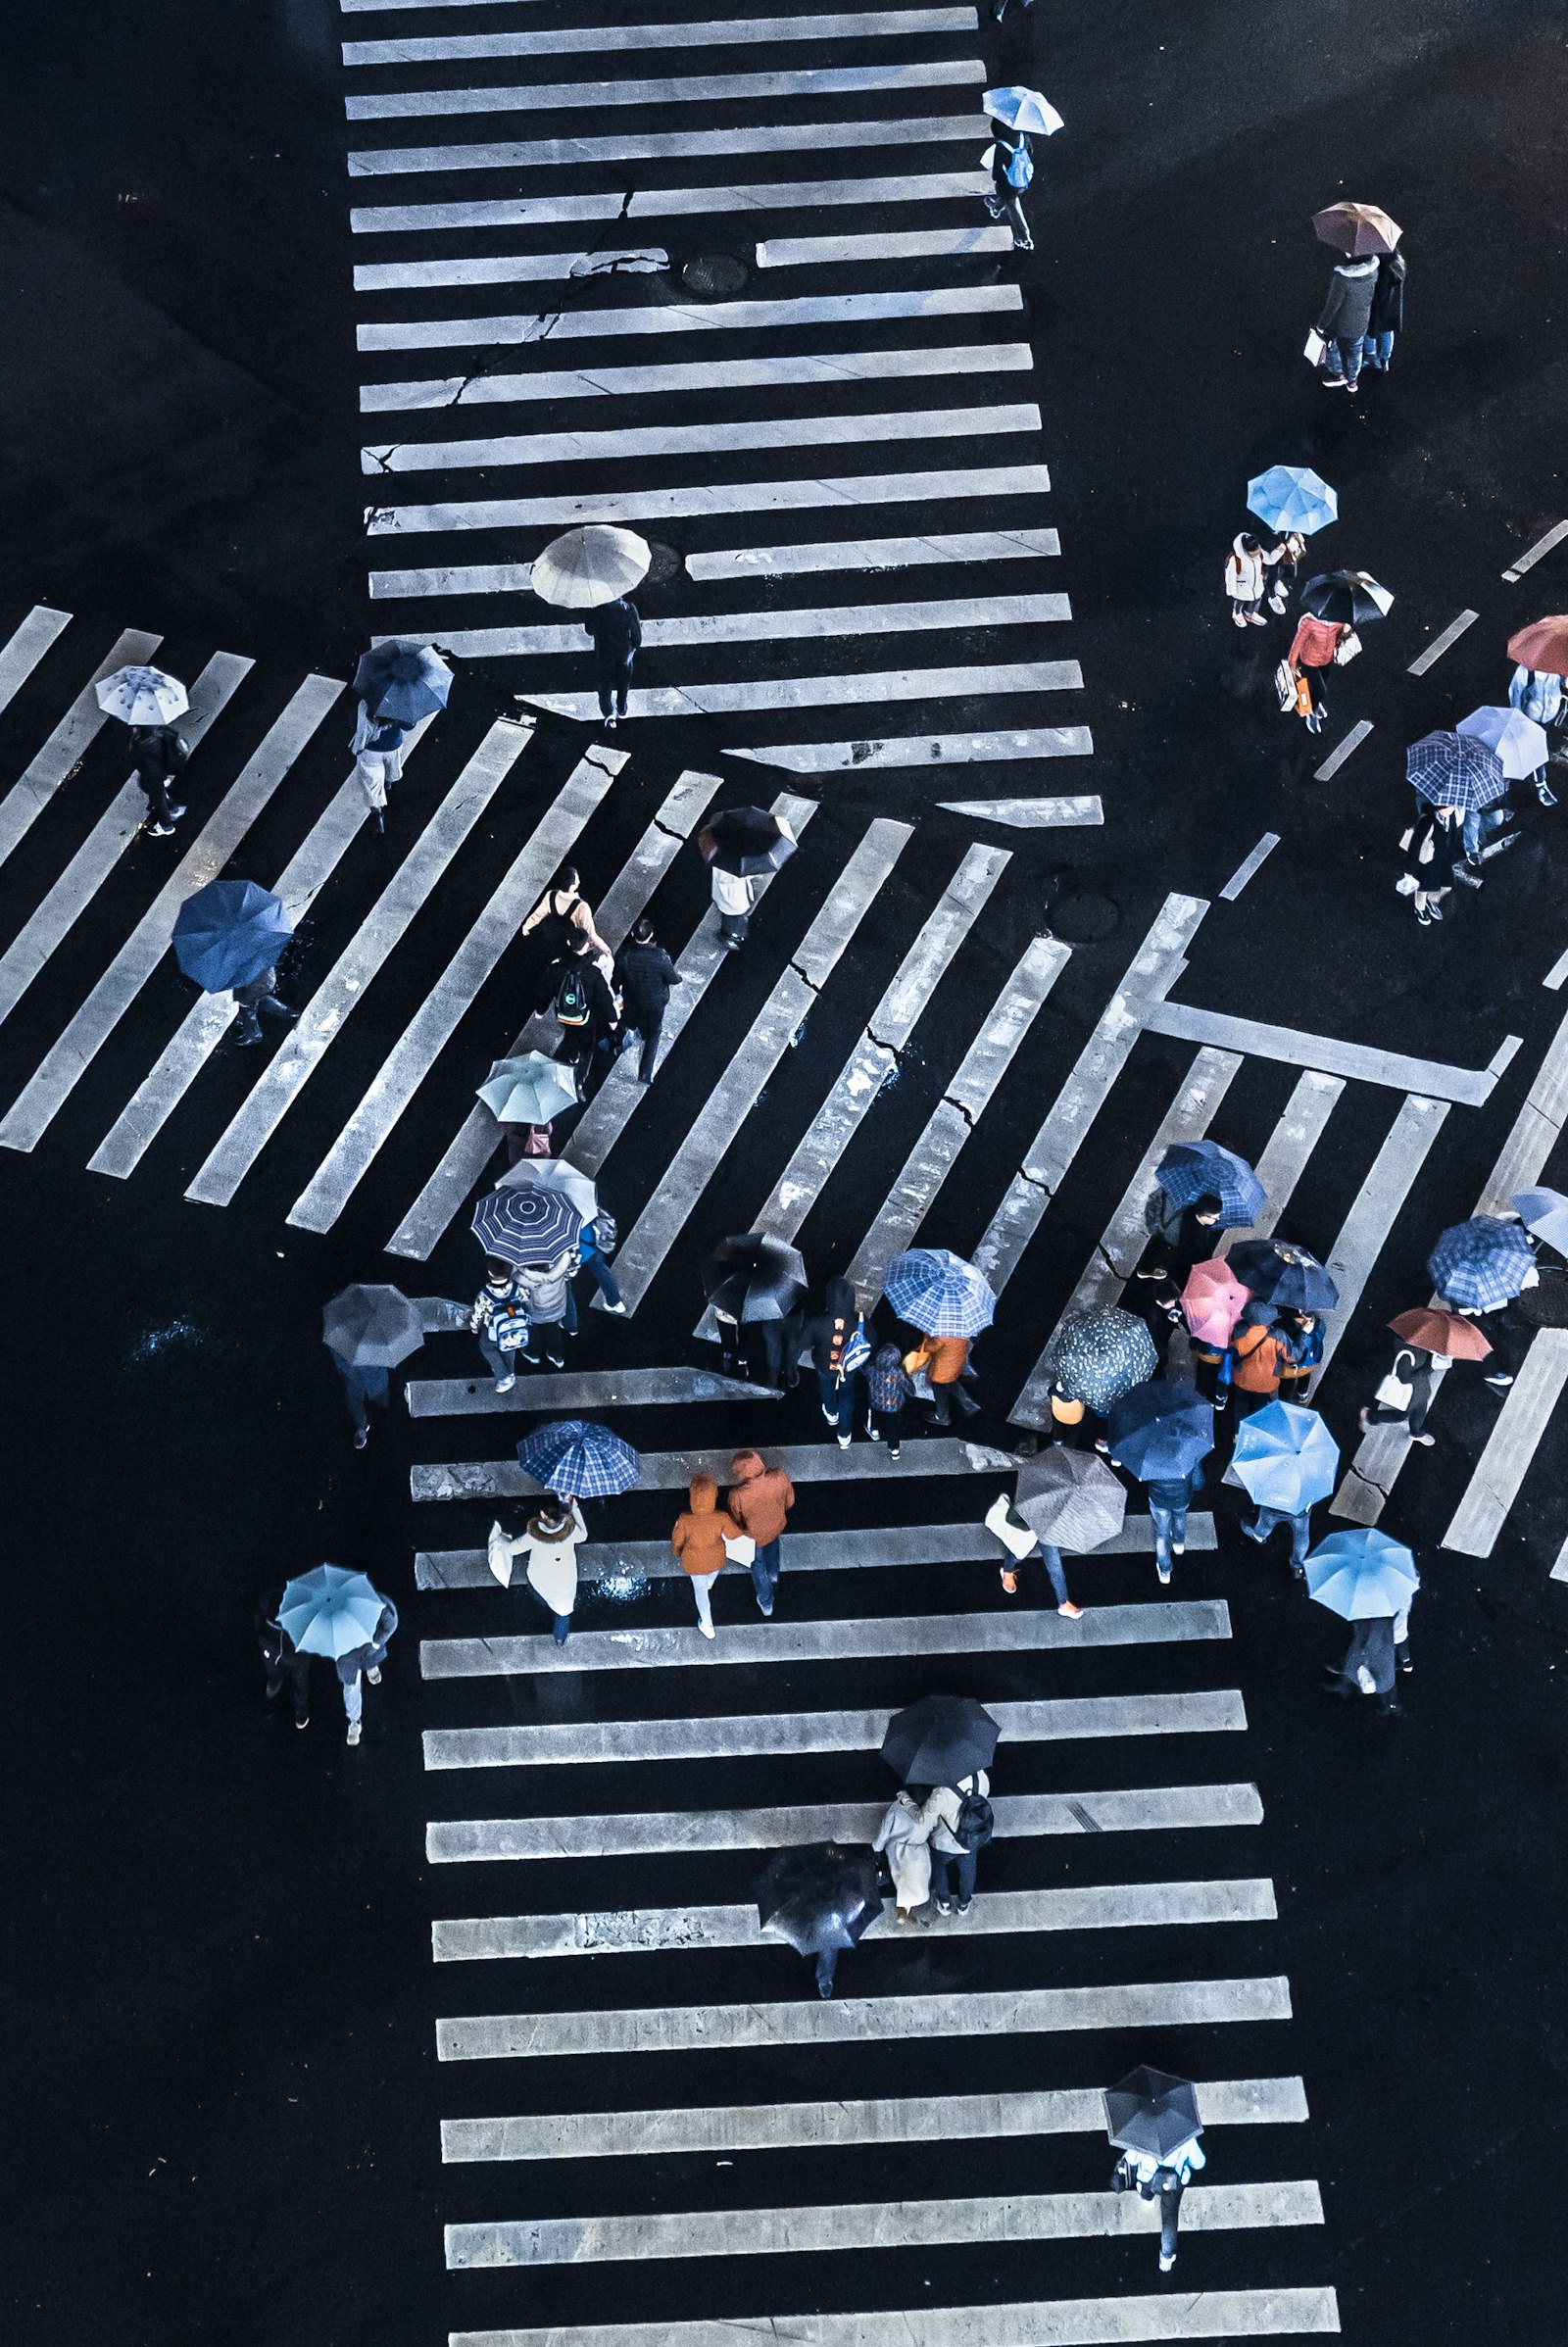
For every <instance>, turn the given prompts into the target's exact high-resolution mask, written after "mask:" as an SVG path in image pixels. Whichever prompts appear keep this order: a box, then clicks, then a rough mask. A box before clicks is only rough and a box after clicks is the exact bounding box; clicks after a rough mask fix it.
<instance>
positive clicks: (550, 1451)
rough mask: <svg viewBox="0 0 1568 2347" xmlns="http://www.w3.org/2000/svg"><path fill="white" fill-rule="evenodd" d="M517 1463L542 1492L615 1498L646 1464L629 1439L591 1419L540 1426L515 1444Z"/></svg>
mask: <svg viewBox="0 0 1568 2347" xmlns="http://www.w3.org/2000/svg"><path fill="white" fill-rule="evenodd" d="M517 1464H518V1466H519V1467H520V1468H521V1469H522V1471H523V1473H524V1474H525V1475H531V1476H532V1477H533V1480H534V1482H535V1483H536V1484H538V1485H539V1486H540V1487H541V1489H542V1490H544V1491H559V1492H560V1493H561V1494H562V1495H563V1496H564V1497H570V1498H575V1499H613V1497H614V1495H615V1493H616V1492H617V1491H630V1490H631V1489H632V1487H633V1485H634V1484H635V1483H636V1481H637V1478H638V1476H639V1475H640V1474H641V1473H642V1465H643V1463H642V1459H641V1457H640V1456H639V1454H638V1453H637V1452H636V1451H635V1450H633V1448H632V1446H631V1444H630V1443H629V1442H622V1440H621V1438H620V1436H619V1435H613V1434H612V1433H611V1431H610V1429H609V1427H608V1426H599V1425H597V1424H596V1423H595V1421H594V1420H593V1419H592V1418H563V1419H560V1420H559V1421H558V1422H557V1423H556V1424H555V1425H554V1426H536V1427H535V1428H534V1431H533V1433H532V1434H531V1435H524V1436H523V1438H522V1441H521V1442H519V1443H518V1444H517Z"/></svg>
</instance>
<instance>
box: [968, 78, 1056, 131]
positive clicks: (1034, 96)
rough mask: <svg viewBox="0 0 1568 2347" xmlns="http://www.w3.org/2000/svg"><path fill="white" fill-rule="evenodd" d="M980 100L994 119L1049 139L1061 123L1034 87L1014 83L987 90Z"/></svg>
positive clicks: (1011, 128)
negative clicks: (1001, 87)
mask: <svg viewBox="0 0 1568 2347" xmlns="http://www.w3.org/2000/svg"><path fill="white" fill-rule="evenodd" d="M980 103H981V105H982V106H983V107H984V108H985V110H986V113H987V114H988V115H989V116H990V118H991V120H992V121H993V122H1005V123H1006V125H1007V128H1008V129H1009V130H1027V131H1028V132H1029V134H1030V135H1031V137H1034V138H1050V137H1051V136H1052V134H1053V132H1054V131H1057V130H1059V129H1060V128H1061V126H1062V124H1061V117H1060V115H1059V114H1058V113H1057V112H1056V110H1055V108H1054V106H1053V105H1052V103H1051V100H1050V99H1049V98H1043V97H1042V96H1041V94H1040V92H1039V90H1037V89H1025V88H1023V87H1021V86H1020V85H1018V84H1015V83H1014V84H1009V85H1008V87H1006V88H1005V89H988V90H987V91H986V93H985V96H984V97H983V98H982V99H981V101H980Z"/></svg>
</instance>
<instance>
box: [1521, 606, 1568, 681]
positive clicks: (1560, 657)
mask: <svg viewBox="0 0 1568 2347" xmlns="http://www.w3.org/2000/svg"><path fill="white" fill-rule="evenodd" d="M1508 658H1509V659H1510V660H1518V661H1519V663H1520V664H1521V666H1522V667H1526V668H1545V669H1547V670H1549V671H1550V673H1551V674H1552V675H1553V676H1568V612H1565V611H1554V612H1553V613H1552V614H1551V616H1550V617H1549V618H1546V619H1534V620H1532V621H1531V623H1530V625H1529V626H1528V627H1522V628H1521V629H1520V630H1519V633H1518V634H1517V635H1516V636H1510V637H1509V638H1508Z"/></svg>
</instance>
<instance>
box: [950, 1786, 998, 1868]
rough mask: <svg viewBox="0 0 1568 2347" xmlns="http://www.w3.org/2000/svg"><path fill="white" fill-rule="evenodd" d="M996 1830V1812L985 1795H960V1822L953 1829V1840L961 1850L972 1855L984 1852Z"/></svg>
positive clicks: (973, 1793) (972, 1793)
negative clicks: (976, 1852)
mask: <svg viewBox="0 0 1568 2347" xmlns="http://www.w3.org/2000/svg"><path fill="white" fill-rule="evenodd" d="M996 1830H997V1818H996V1812H995V1810H994V1809H993V1808H992V1806H991V1803H990V1802H989V1801H988V1800H987V1799H986V1797H985V1794H984V1793H976V1792H967V1793H960V1794H959V1795H958V1822H957V1824H956V1826H955V1827H954V1829H953V1838H954V1840H955V1841H956V1842H957V1843H958V1845H959V1847H960V1848H961V1849H964V1850H966V1851H969V1852H971V1853H972V1852H973V1851H975V1850H983V1849H984V1848H985V1846H986V1843H987V1842H988V1841H989V1840H990V1839H991V1836H992V1834H995V1832H996Z"/></svg>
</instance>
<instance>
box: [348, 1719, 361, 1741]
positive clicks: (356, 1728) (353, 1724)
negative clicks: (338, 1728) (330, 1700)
mask: <svg viewBox="0 0 1568 2347" xmlns="http://www.w3.org/2000/svg"><path fill="white" fill-rule="evenodd" d="M359 1740H360V1723H359V1721H358V1720H350V1722H349V1742H350V1743H351V1744H357V1743H358V1742H359Z"/></svg>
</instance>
